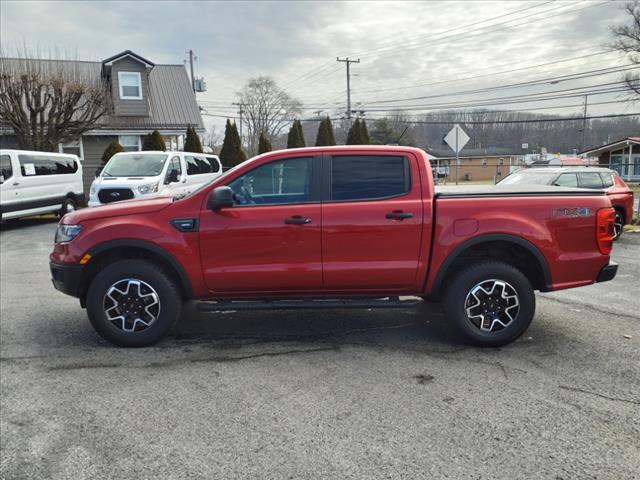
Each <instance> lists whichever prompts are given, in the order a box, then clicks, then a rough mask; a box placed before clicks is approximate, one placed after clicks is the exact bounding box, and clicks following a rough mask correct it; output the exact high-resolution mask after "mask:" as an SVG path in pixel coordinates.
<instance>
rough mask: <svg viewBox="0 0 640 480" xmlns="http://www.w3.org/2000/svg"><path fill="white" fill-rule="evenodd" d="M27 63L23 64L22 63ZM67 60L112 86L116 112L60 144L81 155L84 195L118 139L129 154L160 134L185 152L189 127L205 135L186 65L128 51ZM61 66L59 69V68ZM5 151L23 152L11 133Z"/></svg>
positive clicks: (2, 144) (1, 143)
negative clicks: (152, 135)
mask: <svg viewBox="0 0 640 480" xmlns="http://www.w3.org/2000/svg"><path fill="white" fill-rule="evenodd" d="M22 61H24V60H22ZM29 61H33V62H62V64H63V67H64V68H75V69H81V70H83V72H84V73H85V74H88V75H90V76H92V77H93V78H96V79H100V80H101V81H103V82H105V83H106V85H107V86H108V87H109V88H110V90H111V93H112V95H113V109H112V111H111V112H110V113H109V114H108V115H105V116H104V117H102V118H101V119H100V121H99V123H98V125H96V128H94V129H93V130H90V131H88V132H86V133H85V134H83V135H82V137H81V138H78V139H76V140H74V141H71V142H68V143H65V144H61V145H59V146H58V149H59V151H60V152H66V153H74V154H76V155H78V156H79V157H80V158H81V160H82V163H83V168H84V185H85V192H88V191H89V186H90V185H91V181H92V180H93V177H94V174H95V171H96V169H97V168H98V167H99V166H100V165H101V157H102V153H103V152H104V150H105V148H106V147H107V145H109V143H111V142H113V141H117V142H119V143H120V144H121V145H122V146H123V147H124V149H125V150H126V151H136V150H140V149H141V148H142V137H143V136H144V135H147V134H148V133H150V132H152V131H153V130H158V131H159V132H160V134H161V135H162V136H163V137H164V140H165V143H166V144H167V149H169V150H181V149H182V148H183V143H184V136H185V133H186V129H187V127H188V126H189V125H191V126H193V127H194V128H195V129H196V131H197V132H198V133H200V134H202V133H204V125H203V123H202V117H201V116H200V111H199V109H198V105H197V103H196V98H195V95H194V93H193V88H192V86H191V80H190V79H189V76H188V75H187V71H186V69H185V67H184V65H160V64H154V63H153V62H151V61H149V60H147V59H145V58H144V57H141V56H140V55H138V54H136V53H134V52H132V51H130V50H126V51H124V52H122V53H118V54H117V55H113V56H112V57H109V58H107V59H106V60H103V61H102V62H85V61H67V60H39V59H34V60H29ZM56 66H60V65H56ZM0 148H19V147H18V145H17V142H16V139H15V136H14V135H13V134H12V132H11V130H7V129H4V130H1V131H0Z"/></svg>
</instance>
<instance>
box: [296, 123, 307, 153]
mask: <svg viewBox="0 0 640 480" xmlns="http://www.w3.org/2000/svg"><path fill="white" fill-rule="evenodd" d="M294 123H295V124H296V125H297V130H298V134H297V139H298V145H299V146H300V147H306V146H307V142H306V140H305V139H304V131H303V130H302V123H300V120H296V121H295V122H294Z"/></svg>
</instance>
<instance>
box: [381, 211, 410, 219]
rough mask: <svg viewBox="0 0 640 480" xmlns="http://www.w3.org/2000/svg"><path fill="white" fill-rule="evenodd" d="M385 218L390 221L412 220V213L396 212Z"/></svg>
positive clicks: (388, 214)
mask: <svg viewBox="0 0 640 480" xmlns="http://www.w3.org/2000/svg"><path fill="white" fill-rule="evenodd" d="M385 217H386V218H389V219H391V220H404V219H405V218H413V213H408V212H402V211H397V212H391V213H387V214H386V215H385Z"/></svg>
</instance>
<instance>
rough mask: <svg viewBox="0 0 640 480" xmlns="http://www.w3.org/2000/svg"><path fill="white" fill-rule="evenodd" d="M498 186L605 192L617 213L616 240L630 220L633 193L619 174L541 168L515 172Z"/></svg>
mask: <svg viewBox="0 0 640 480" xmlns="http://www.w3.org/2000/svg"><path fill="white" fill-rule="evenodd" d="M498 185H500V186H502V187H504V186H511V185H555V186H559V187H576V188H595V189H604V190H605V191H606V192H607V196H608V197H609V199H610V200H611V204H612V205H613V208H615V209H616V218H615V230H616V237H615V238H616V239H618V238H619V237H620V235H622V231H623V227H624V226H625V225H627V224H629V223H631V220H632V219H633V191H632V190H631V189H630V188H629V187H628V186H627V184H626V183H624V180H622V178H620V176H619V175H618V173H617V172H616V171H614V170H609V169H608V168H600V167H542V168H527V169H522V170H518V171H517V172H515V173H512V174H511V175H509V176H507V177H505V178H503V179H502V180H501V181H500V182H498Z"/></svg>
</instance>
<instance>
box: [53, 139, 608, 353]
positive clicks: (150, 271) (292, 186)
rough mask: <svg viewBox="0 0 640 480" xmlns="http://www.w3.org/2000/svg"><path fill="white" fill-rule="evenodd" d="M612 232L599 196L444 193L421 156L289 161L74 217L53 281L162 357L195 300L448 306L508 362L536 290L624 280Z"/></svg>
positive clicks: (364, 151) (61, 235)
mask: <svg viewBox="0 0 640 480" xmlns="http://www.w3.org/2000/svg"><path fill="white" fill-rule="evenodd" d="M614 217H615V212H614V209H613V208H612V207H611V202H610V200H609V198H608V197H607V196H606V195H605V193H604V192H603V191H600V190H585V189H574V188H558V187H550V186H549V187H547V186H535V187H532V186H514V187H512V188H507V187H503V188H496V187H484V188H480V187H478V188H460V189H451V190H447V191H440V192H438V191H436V189H435V188H434V184H433V178H432V173H431V168H430V165H429V160H428V158H427V156H426V154H425V153H424V152H423V151H422V150H419V149H416V148H408V147H395V146H394V147H390V146H387V147H371V146H366V147H365V146H363V147H358V146H351V147H344V146H340V147H317V148H304V149H291V150H283V151H277V152H271V153H268V154H264V155H261V156H258V157H256V158H254V159H252V160H249V161H247V162H245V163H243V164H241V165H239V166H237V167H236V168H234V169H232V170H229V171H228V172H227V173H226V174H224V175H223V176H222V177H219V178H217V179H216V180H214V181H213V182H211V183H209V184H207V185H204V186H202V187H201V188H199V189H198V190H196V191H193V192H191V193H189V194H187V195H184V196H181V197H173V198H171V197H161V198H154V199H149V200H132V201H125V202H119V203H113V204H110V205H106V206H102V207H98V208H93V209H84V210H80V211H77V212H74V213H70V214H67V215H65V216H64V217H63V218H62V219H61V220H60V224H59V226H58V230H57V232H56V239H55V246H54V250H53V252H52V253H51V256H50V260H51V263H50V266H51V273H52V276H53V283H54V285H55V287H56V288H57V289H58V290H61V291H62V292H64V293H67V294H70V295H73V296H75V297H78V298H79V299H80V304H81V306H83V307H86V309H87V312H88V316H89V319H90V321H91V323H92V325H93V326H94V328H95V329H96V330H97V331H98V333H100V334H101V335H102V336H103V337H104V338H106V339H107V340H109V341H111V342H113V343H115V344H117V345H121V346H145V345H150V344H153V343H154V342H156V341H158V340H159V339H160V338H162V337H163V336H164V335H165V334H166V333H167V332H168V331H169V329H170V328H171V326H172V325H173V324H174V323H175V322H176V320H177V319H178V318H179V316H180V309H181V306H182V304H183V302H184V301H187V300H195V301H197V307H198V308H199V309H201V310H203V311H219V310H242V309H255V310H257V309H290V308H372V307H381V308H394V307H406V306H408V305H412V304H413V303H416V302H419V301H420V300H418V299H415V297H416V296H417V297H423V298H430V299H442V301H443V305H444V310H445V313H446V317H447V319H448V321H450V322H452V323H453V324H455V326H456V328H457V329H458V330H459V332H460V334H461V336H462V338H463V340H464V341H466V342H470V343H474V344H477V345H482V346H497V345H503V344H506V343H508V342H511V341H513V340H515V339H516V338H518V337H519V336H520V335H521V334H522V333H523V332H524V331H525V330H526V329H527V327H528V326H529V323H530V322H531V320H532V318H533V315H534V311H535V295H534V290H540V291H551V290H559V289H563V288H572V287H579V286H582V285H589V284H592V283H594V282H602V281H606V280H611V279H612V278H613V277H614V276H615V274H616V270H617V265H615V264H613V263H610V261H609V253H610V252H611V249H612V244H613V236H614ZM407 296H408V297H409V299H407V298H406V297H407ZM412 297H413V298H412Z"/></svg>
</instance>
